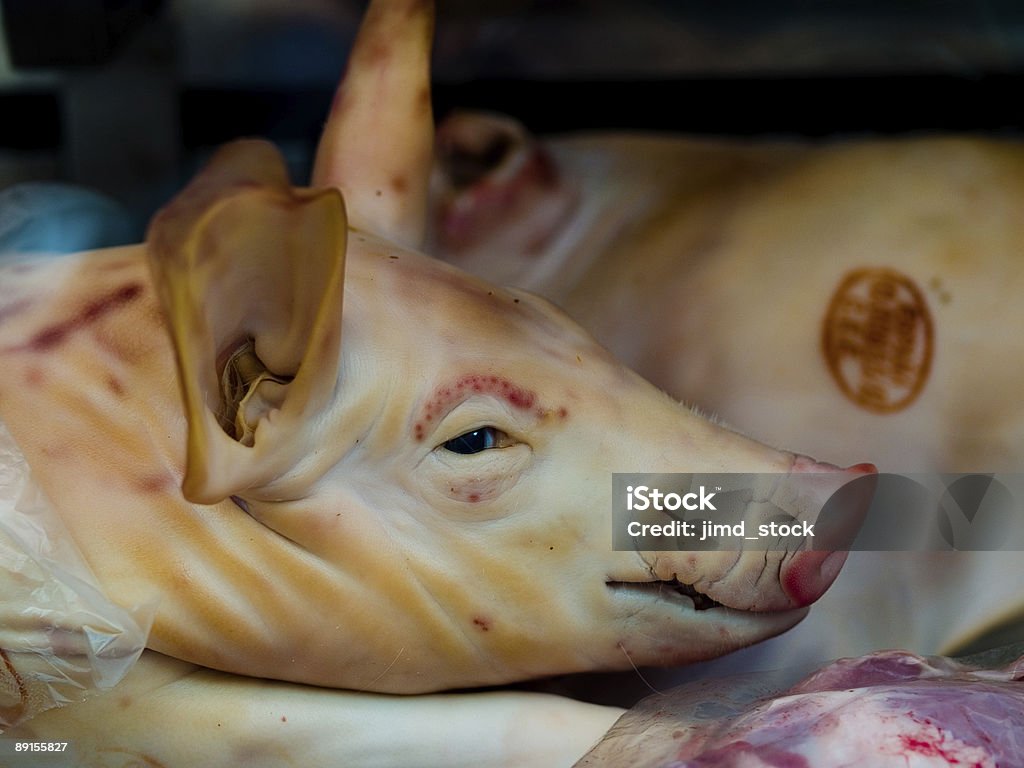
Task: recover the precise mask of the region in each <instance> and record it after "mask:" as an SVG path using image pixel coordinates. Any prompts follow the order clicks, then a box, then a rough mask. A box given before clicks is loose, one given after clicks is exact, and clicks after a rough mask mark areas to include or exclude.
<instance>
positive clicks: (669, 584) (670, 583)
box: [608, 577, 727, 611]
mask: <svg viewBox="0 0 1024 768" xmlns="http://www.w3.org/2000/svg"><path fill="white" fill-rule="evenodd" d="M608 586H609V588H611V589H615V590H618V589H632V590H638V591H647V592H656V593H657V594H658V596H659V597H661V596H663V595H664V593H665V590H666V589H668V590H670V591H672V592H675V593H676V594H678V595H682V596H683V597H686V598H687V599H688V600H689V601H690V602H691V603H693V609H694V610H695V611H706V610H709V609H711V608H727V606H725V605H723V604H722V603H720V602H718V601H717V600H713V599H712V598H710V597H708V596H707V595H705V594H704V593H703V592H698V591H697V590H696V588H695V587H694V586H693V584H684V583H683V582H681V581H679V579H676V578H674V577H673V578H671V579H668V580H666V581H609V582H608Z"/></svg>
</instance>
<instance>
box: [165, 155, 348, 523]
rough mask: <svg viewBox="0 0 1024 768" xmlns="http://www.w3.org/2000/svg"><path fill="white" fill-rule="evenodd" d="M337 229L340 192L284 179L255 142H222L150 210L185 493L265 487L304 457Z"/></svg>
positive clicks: (334, 366)
mask: <svg viewBox="0 0 1024 768" xmlns="http://www.w3.org/2000/svg"><path fill="white" fill-rule="evenodd" d="M345 236H346V217H345V209H344V204H343V202H342V199H341V195H340V194H339V193H338V191H337V190H301V189H293V188H292V187H291V186H290V184H289V182H288V178H287V173H286V171H285V168H284V165H283V163H282V161H281V158H280V155H279V154H278V153H277V150H276V149H274V148H273V146H272V145H270V144H267V143H265V142H259V141H244V142H236V143H234V144H231V145H228V146H227V147H225V148H223V149H222V150H221V151H220V152H219V153H218V154H217V155H216V156H215V157H214V159H213V160H212V161H211V163H210V164H209V165H208V166H207V167H206V168H205V169H204V170H203V171H202V172H201V173H200V174H199V175H198V176H197V177H196V178H195V179H194V180H193V181H192V182H191V184H189V186H188V187H186V188H185V190H184V191H183V192H182V193H181V194H180V195H179V196H178V197H177V198H175V199H174V200H173V201H172V202H171V203H170V204H169V205H167V207H165V208H164V209H163V210H162V211H160V213H159V214H158V215H157V216H156V218H155V219H154V220H153V223H152V224H151V226H150V229H149V233H148V237H147V252H148V255H149V260H150V266H151V269H152V272H153V277H154V281H155V284H156V288H157V293H158V295H159V297H160V301H161V303H162V305H163V309H164V312H165V314H166V316H167V320H168V324H169V326H170V334H171V337H172V341H173V344H174V351H175V355H176V358H177V364H178V373H179V379H180V386H181V390H182V394H183V397H184V403H185V411H186V416H187V418H188V457H187V466H186V472H185V479H184V483H183V486H182V487H183V491H184V493H185V496H186V497H187V498H188V499H189V500H191V501H194V502H199V503H205V504H210V503H214V502H216V501H220V500H221V499H224V498H225V497H227V496H229V495H232V494H239V495H246V492H247V491H249V492H251V494H258V493H260V492H264V493H270V492H273V490H274V488H273V486H274V483H275V481H280V480H281V479H282V478H284V477H286V476H287V474H288V473H289V471H290V470H292V469H294V468H295V467H296V465H297V464H299V463H300V462H301V460H302V459H303V458H304V457H305V456H307V455H308V453H309V451H310V446H309V445H308V443H309V442H310V436H309V431H308V425H309V424H310V423H315V421H316V419H315V417H316V415H317V413H318V412H320V411H322V410H323V409H324V408H325V406H326V405H327V404H328V402H329V401H330V400H331V398H332V396H333V392H334V388H335V384H336V382H337V374H338V360H339V354H340V333H341V300H342V287H343V275H344V259H345ZM251 494H250V495H251Z"/></svg>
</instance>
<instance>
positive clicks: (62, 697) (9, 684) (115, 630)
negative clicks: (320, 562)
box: [0, 423, 154, 733]
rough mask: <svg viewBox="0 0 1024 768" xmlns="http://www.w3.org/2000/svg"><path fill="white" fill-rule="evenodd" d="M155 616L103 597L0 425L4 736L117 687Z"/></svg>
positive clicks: (0, 726)
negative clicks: (44, 715)
mask: <svg viewBox="0 0 1024 768" xmlns="http://www.w3.org/2000/svg"><path fill="white" fill-rule="evenodd" d="M153 609H154V606H152V605H148V606H141V607H138V608H134V609H132V610H127V609H125V608H123V607H121V606H118V605H116V604H114V603H112V602H111V601H110V600H109V599H107V598H106V596H104V594H103V593H102V591H101V590H100V588H99V586H98V584H97V582H96V580H95V578H94V577H93V576H92V574H91V572H90V570H89V568H88V566H87V565H86V563H85V561H84V560H83V559H82V557H81V555H80V554H79V552H78V550H77V548H76V547H75V545H74V542H73V541H72V539H71V537H70V535H69V534H68V533H67V531H66V529H65V528H64V525H63V523H62V522H61V520H60V518H59V516H58V515H57V514H56V512H55V510H54V509H53V507H52V506H51V505H50V504H49V503H48V502H47V500H46V498H45V496H44V495H43V493H42V491H41V490H40V489H39V488H38V487H37V486H36V484H35V483H34V482H33V481H32V479H31V473H30V470H29V467H28V464H27V462H26V461H25V458H24V456H23V455H22V453H21V451H20V450H19V449H18V447H17V445H16V444H15V443H14V440H13V439H12V437H11V435H10V434H9V433H8V431H7V430H6V428H5V427H4V425H3V424H2V423H0V733H2V732H4V731H5V730H7V729H9V728H12V727H14V726H16V725H18V724H20V723H23V722H25V721H27V720H28V719H30V718H32V717H33V716H35V715H37V714H39V713H40V712H43V711H45V710H47V709H51V708H53V707H58V706H61V705H64V704H68V703H71V702H76V701H81V700H82V699H85V698H88V697H89V696H91V695H93V694H95V693H97V692H99V691H104V690H108V689H110V688H112V687H113V686H114V685H116V684H117V683H118V682H119V681H120V680H121V679H122V678H123V677H124V675H125V674H126V673H127V672H128V670H129V669H130V668H131V666H132V665H133V664H134V663H135V662H136V661H137V660H138V657H139V654H141V653H142V650H143V648H144V647H145V644H146V638H147V637H148V635H149V628H150V625H151V623H152V618H153Z"/></svg>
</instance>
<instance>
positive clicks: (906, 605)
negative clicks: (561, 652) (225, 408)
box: [431, 113, 1024, 670]
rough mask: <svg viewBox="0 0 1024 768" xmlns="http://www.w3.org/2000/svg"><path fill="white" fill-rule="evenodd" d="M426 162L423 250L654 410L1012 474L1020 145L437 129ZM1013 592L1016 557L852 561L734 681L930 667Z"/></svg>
mask: <svg viewBox="0 0 1024 768" xmlns="http://www.w3.org/2000/svg"><path fill="white" fill-rule="evenodd" d="M437 147H438V150H437V156H438V164H437V167H436V171H435V175H434V180H433V207H432V210H433V214H432V223H433V226H432V236H431V238H432V242H433V244H434V248H433V249H432V252H435V253H436V254H438V255H441V256H442V257H444V258H446V259H448V260H449V261H451V262H452V263H454V264H457V265H458V266H460V267H462V268H464V269H467V270H469V271H471V272H474V273H476V274H479V275H482V276H486V277H488V278H489V279H494V280H499V281H501V282H503V283H507V284H512V285H518V286H521V287H523V288H527V289H529V290H532V291H536V292H538V293H540V294H542V295H544V296H546V297H548V298H549V299H551V300H553V301H554V302H556V303H557V304H559V305H560V306H561V307H562V308H564V309H565V310H566V311H567V312H568V313H569V314H570V315H571V316H572V317H573V318H574V319H575V320H577V321H578V322H580V323H581V324H582V325H583V326H584V327H586V328H587V329H588V330H590V331H591V332H592V333H594V334H595V336H596V337H597V339H598V340H599V341H600V342H601V343H602V344H604V345H606V346H607V347H608V348H609V349H610V350H612V352H613V353H614V354H615V355H616V356H618V357H619V358H620V359H622V360H624V361H626V362H627V364H629V365H630V366H632V367H633V368H634V369H635V370H637V371H639V372H640V373H641V374H642V375H644V376H645V377H647V378H648V379H649V380H650V381H652V382H653V383H655V384H656V385H658V386H661V387H663V388H664V389H665V390H666V391H667V392H669V393H670V394H671V395H672V396H674V397H677V398H680V399H682V400H684V401H686V402H689V403H693V404H695V405H696V406H697V407H699V408H701V409H704V410H705V411H707V412H711V413H714V414H715V415H716V416H717V417H719V418H720V419H722V420H723V421H724V422H725V423H727V424H730V425H732V426H734V427H736V428H738V429H742V430H744V431H745V432H747V433H748V434H751V435H754V436H756V437H757V438H758V439H762V440H765V441H766V442H768V443H770V444H779V445H791V446H797V447H798V448H800V449H801V450H805V451H808V452H811V453H815V452H820V453H821V454H822V455H828V456H834V457H837V459H836V460H838V461H840V462H842V461H847V460H849V459H850V457H851V456H860V457H863V456H867V457H869V458H870V459H871V460H872V461H873V462H875V463H876V464H877V465H878V466H879V467H880V469H881V470H882V471H884V472H893V473H911V472H935V473H942V472H961V473H963V472H982V473H993V472H1019V471H1021V469H1024V406H1022V401H1021V398H1020V397H1019V392H1020V389H1021V384H1022V382H1024V333H1022V331H1024V324H1022V320H1021V312H1020V296H1021V295H1022V293H1024V262H1022V261H1021V259H1020V254H1019V249H1020V243H1021V241H1022V240H1024V144H1022V143H1021V142H1019V141H1015V140H1010V139H995V138H993V139H988V138H981V137H954V136H933V137H922V136H917V137H907V138H899V137H898V138H890V139H875V140H867V139H858V140H847V141H834V142H826V143H821V142H819V143H815V144H811V143H809V142H806V143H800V142H796V141H789V142H781V141H777V142H768V141H761V142H758V141H729V140H713V139H690V138H684V137H675V136H666V135H653V134H650V135H646V134H632V135H626V134H616V135H597V134H588V135H566V136H560V137H551V138H550V139H544V140H539V139H536V138H534V137H532V136H531V135H530V134H529V133H528V131H527V130H526V129H525V128H524V127H523V126H522V125H520V124H519V123H517V122H516V121H515V120H513V119H511V118H506V117H502V116H497V115H492V114H478V113H455V114H453V115H451V116H450V117H449V118H448V119H446V120H445V121H444V122H443V124H442V125H441V126H440V127H439V130H438V139H437ZM970 512H971V510H964V514H965V515H966V516H967V519H970V518H969V515H970ZM1022 587H1024V560H1022V559H1021V558H1020V557H1019V554H1018V553H1015V552H1001V551H999V552H971V551H965V552H929V553H886V554H884V555H882V554H875V553H868V552H858V553H854V554H853V555H851V558H850V560H849V562H848V564H847V567H846V570H845V571H844V578H843V579H842V580H841V581H840V583H839V584H837V585H836V588H835V589H833V590H831V592H830V594H829V596H828V598H827V600H826V602H825V603H824V604H823V605H822V606H821V609H820V610H818V611H816V612H815V614H814V616H813V617H812V621H811V622H808V623H805V624H804V625H802V626H801V627H800V629H799V630H798V631H797V632H796V633H795V634H790V635H787V637H786V640H785V643H784V644H771V645H767V646H762V647H760V648H759V649H757V650H756V651H752V652H751V654H750V656H751V657H756V658H751V660H750V664H752V665H754V666H760V665H764V666H767V667H772V666H778V665H779V664H789V663H793V662H794V661H796V660H806V659H808V658H814V659H818V660H821V661H826V660H829V659H834V658H838V657H840V656H848V655H858V654H862V653H867V652H869V651H872V650H875V649H878V648H886V647H903V648H909V649H913V650H915V651H918V652H921V653H928V654H933V653H951V652H953V651H954V650H955V649H956V648H958V647H963V646H964V644H967V643H970V642H972V641H974V640H977V639H978V638H979V637H980V636H981V635H983V634H985V633H986V632H987V631H989V630H991V629H992V628H994V627H997V626H1000V625H1006V624H1007V623H1011V624H1012V622H1013V621H1015V620H1016V621H1018V622H1021V621H1024V588H1022ZM728 666H730V668H731V669H733V670H736V669H739V668H742V663H741V662H740V660H738V659H733V660H731V661H730V662H729V665H728Z"/></svg>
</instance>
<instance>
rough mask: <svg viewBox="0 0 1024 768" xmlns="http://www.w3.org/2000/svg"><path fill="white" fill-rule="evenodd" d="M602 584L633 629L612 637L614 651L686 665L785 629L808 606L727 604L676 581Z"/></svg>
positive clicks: (650, 660)
mask: <svg viewBox="0 0 1024 768" xmlns="http://www.w3.org/2000/svg"><path fill="white" fill-rule="evenodd" d="M608 587H609V589H610V590H612V592H613V593H614V594H615V595H616V597H617V598H620V599H622V600H624V601H625V602H626V603H627V604H628V605H629V606H630V608H629V609H628V610H629V619H628V622H629V624H630V625H631V627H632V628H633V631H631V632H629V633H628V637H625V638H622V639H621V640H619V641H618V643H617V648H618V649H619V653H625V655H626V656H627V657H628V659H629V660H630V661H631V662H632V663H635V664H647V665H651V666H675V665H678V664H689V663H692V662H697V661H705V660H707V659H712V658H716V657H718V656H721V655H723V654H725V653H729V652H731V651H735V650H739V649H740V648H744V647H746V646H749V645H753V644H755V643H758V642H760V641H762V640H767V639H768V638H770V637H774V636H775V635H778V634H781V633H782V632H785V631H786V630H788V629H790V628H792V627H793V626H795V625H796V624H798V623H799V622H800V621H801V620H802V619H803V618H804V617H805V616H806V615H807V613H808V611H809V608H807V607H800V608H789V609H785V610H772V611H754V610H749V609H743V608H731V607H729V606H727V605H724V604H723V603H720V602H718V601H717V600H715V599H713V598H710V597H708V596H707V595H704V594H702V593H700V592H698V591H697V590H696V589H695V588H694V587H693V586H692V585H687V584H683V583H681V582H678V581H676V580H670V581H653V582H643V583H622V582H609V583H608ZM640 625H642V631H639V632H638V631H636V629H639V628H640ZM620 661H621V659H617V660H616V664H618V662H620ZM627 666H628V665H627Z"/></svg>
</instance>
